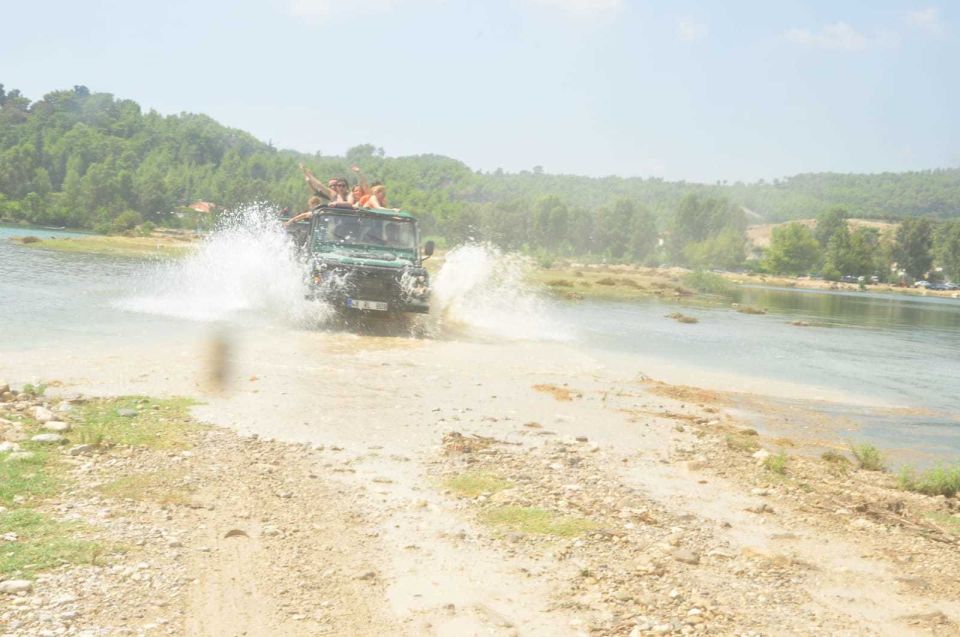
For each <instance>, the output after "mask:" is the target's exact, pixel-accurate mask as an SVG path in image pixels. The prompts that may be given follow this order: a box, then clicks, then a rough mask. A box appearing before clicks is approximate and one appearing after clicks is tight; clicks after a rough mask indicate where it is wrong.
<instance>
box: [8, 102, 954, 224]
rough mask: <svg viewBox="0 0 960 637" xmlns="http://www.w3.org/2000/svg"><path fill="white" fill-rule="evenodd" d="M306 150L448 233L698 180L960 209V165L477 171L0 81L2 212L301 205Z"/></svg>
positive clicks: (777, 193)
mask: <svg viewBox="0 0 960 637" xmlns="http://www.w3.org/2000/svg"><path fill="white" fill-rule="evenodd" d="M301 161H302V162H305V163H307V164H308V165H309V166H310V167H311V168H313V169H314V171H315V172H316V174H317V175H318V176H320V177H327V176H339V175H347V174H350V173H349V166H350V164H352V163H357V164H359V165H360V166H361V167H362V168H363V169H364V170H365V171H366V172H367V174H368V175H369V177H370V179H371V180H382V181H384V182H385V183H386V184H387V186H388V189H389V195H390V203H391V204H392V205H397V206H402V207H405V208H409V209H411V210H413V211H416V212H417V213H419V214H420V215H421V216H423V217H424V218H425V221H426V223H427V225H428V226H430V227H431V229H432V230H433V231H435V232H438V233H441V234H447V235H448V236H450V237H451V238H456V237H460V236H465V235H468V234H472V233H477V232H479V233H480V234H482V227H483V226H485V225H486V226H488V227H491V228H492V227H494V226H498V222H497V219H501V218H502V219H514V220H516V219H517V218H520V217H522V216H523V213H524V212H525V211H527V210H530V209H533V208H534V207H537V206H540V207H543V206H544V205H547V206H548V207H549V206H554V207H555V206H557V205H561V206H563V208H564V209H569V211H570V212H571V213H576V212H579V211H588V210H589V211H591V213H592V212H593V211H595V210H597V209H599V208H602V207H603V206H605V205H608V206H610V205H612V204H613V202H615V201H617V200H630V201H631V202H632V205H634V206H635V207H636V209H637V210H642V209H647V210H649V211H650V212H651V213H652V215H653V216H654V217H655V218H656V219H657V222H658V225H660V226H661V227H664V226H666V225H667V223H666V222H668V220H669V219H670V218H671V217H672V216H673V214H674V212H675V211H676V210H677V208H678V206H679V205H680V202H681V201H682V200H683V198H684V197H685V196H686V195H688V194H691V193H693V194H696V195H700V196H701V197H703V198H726V199H728V200H730V201H731V202H732V203H733V204H736V205H740V206H743V207H745V208H747V209H748V210H749V211H751V212H753V213H756V217H755V218H756V219H757V220H761V219H762V220H764V221H782V220H787V219H795V218H802V217H812V216H816V215H817V214H819V213H821V212H822V211H824V210H826V209H828V208H830V207H833V206H837V205H839V206H843V207H845V208H846V209H847V210H848V211H849V213H850V214H851V215H853V216H857V217H873V218H895V217H909V216H921V215H930V216H936V217H940V218H948V217H957V216H960V170H958V169H944V170H935V171H925V172H915V173H886V174H878V175H839V174H809V175H798V176H795V177H791V178H787V179H783V180H778V181H774V182H772V183H763V182H760V183H754V184H741V183H736V184H725V183H724V184H713V185H703V184H692V183H685V182H668V181H663V180H661V179H640V178H631V179H624V178H619V177H606V178H588V177H579V176H570V175H550V174H545V173H543V172H542V170H539V169H534V170H533V171H529V172H528V171H524V172H521V173H515V174H511V173H504V172H501V171H499V170H498V171H495V172H493V173H480V172H475V171H473V170H471V169H470V168H469V167H467V166H466V165H464V164H463V163H461V162H459V161H456V160H453V159H449V158H446V157H441V156H435V155H421V156H416V157H395V158H394V157H385V156H384V154H383V151H382V150H379V149H377V148H375V147H373V146H370V145H365V146H358V147H356V148H353V149H351V150H350V151H348V152H347V154H346V156H345V157H340V156H322V155H306V154H301V153H296V152H292V151H284V150H277V149H275V148H273V147H272V146H270V145H268V144H265V143H263V142H261V141H259V140H257V139H255V138H254V137H253V136H251V135H249V134H247V133H245V132H243V131H239V130H236V129H231V128H227V127H224V126H221V125H220V124H218V123H217V122H215V121H214V120H212V119H211V118H209V117H206V116H204V115H193V114H188V113H182V114H180V115H170V116H163V115H160V114H158V113H156V112H154V111H149V112H146V113H145V112H143V110H142V109H141V108H140V106H139V105H138V104H136V103H135V102H133V101H130V100H121V99H115V98H114V97H113V96H112V95H110V94H108V93H91V92H90V91H89V90H88V89H87V88H85V87H83V86H77V87H74V88H73V89H71V90H63V91H54V92H52V93H49V94H47V95H45V96H44V97H43V99H40V100H37V101H31V100H30V99H28V98H27V97H25V96H22V95H21V94H20V93H19V91H16V90H9V91H6V90H4V89H3V87H2V85H0V219H6V220H13V221H26V222H30V223H39V224H44V225H66V226H72V227H82V228H97V229H101V230H106V229H110V228H114V229H116V228H117V227H118V226H119V227H127V226H132V225H137V224H138V223H142V222H144V221H149V222H151V223H154V224H164V223H175V222H176V218H175V217H174V216H173V215H171V212H172V211H174V210H176V209H177V207H179V206H184V205H186V204H189V203H191V202H193V201H197V200H204V201H211V202H215V203H216V204H218V205H219V206H221V207H227V208H229V207H231V206H234V205H236V204H239V203H242V202H248V201H253V200H266V201H270V202H274V203H276V204H277V205H280V206H289V207H290V208H291V209H293V210H299V209H302V208H304V206H305V201H306V198H307V195H308V194H309V193H308V192H307V190H306V188H305V186H304V182H303V178H302V175H301V174H300V172H299V170H298V168H297V164H298V163H299V162H301ZM545 202H546V203H545ZM624 210H625V211H626V213H629V212H630V209H624ZM564 214H566V213H564ZM548 216H549V215H548ZM574 216H576V215H573V214H571V218H572V217H574ZM614 216H615V215H614ZM498 227H500V228H501V230H502V228H503V223H500V224H499V226H498ZM508 227H509V224H508ZM478 228H480V229H479V230H478ZM570 231H571V232H576V229H575V228H573V227H572V226H571V227H570ZM507 232H509V230H507ZM489 234H491V235H494V234H497V232H496V231H494V230H491V231H490V233H489ZM527 239H528V240H534V239H535V236H533V235H530V236H528V237H527Z"/></svg>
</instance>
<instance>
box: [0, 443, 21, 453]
mask: <svg viewBox="0 0 960 637" xmlns="http://www.w3.org/2000/svg"><path fill="white" fill-rule="evenodd" d="M18 449H20V445H18V444H17V443H15V442H0V453H4V452H7V451H17V450H18Z"/></svg>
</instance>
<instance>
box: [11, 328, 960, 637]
mask: <svg viewBox="0 0 960 637" xmlns="http://www.w3.org/2000/svg"><path fill="white" fill-rule="evenodd" d="M249 343H250V344H249V345H248V346H247V348H248V349H247V350H245V352H243V356H242V357H241V356H239V355H238V356H237V358H236V359H235V360H234V364H233V366H232V371H231V372H230V373H231V378H230V379H228V380H229V382H230V383H231V384H232V387H233V389H232V391H231V392H230V393H228V394H225V395H223V396H213V395H211V396H207V397H206V398H205V404H200V405H195V406H192V407H191V406H190V404H189V403H188V402H184V401H179V402H178V400H177V399H154V398H140V397H129V398H121V399H109V398H103V399H102V398H90V397H89V394H88V395H87V396H75V395H74V393H73V392H75V391H76V389H77V388H78V387H82V386H84V383H86V384H87V385H89V384H90V383H89V381H84V380H83V378H84V376H85V375H87V376H88V377H96V378H105V379H110V383H112V384H110V385H105V386H106V387H107V388H108V391H107V392H103V391H101V392H100V393H101V394H102V393H106V394H119V393H128V392H132V391H136V390H137V388H138V387H145V388H150V389H159V390H160V391H159V392H158V393H165V394H166V395H168V396H169V395H178V394H179V395H183V394H188V393H190V389H191V388H195V387H197V384H196V383H197V378H198V377H200V376H199V375H197V376H193V375H190V374H187V373H183V376H182V378H178V377H177V376H176V375H175V374H174V373H172V372H171V371H170V370H186V369H188V365H189V362H188V361H190V360H193V359H194V358H195V351H196V350H189V349H187V348H184V351H183V353H180V352H178V351H177V350H175V349H174V348H167V349H164V350H161V349H159V348H154V349H153V350H150V352H151V353H152V355H153V358H150V359H149V360H151V363H150V364H149V366H144V365H141V364H137V363H135V361H138V360H144V359H145V358H146V357H144V356H142V355H138V354H136V353H128V354H127V355H126V356H123V357H108V356H106V355H105V357H104V358H103V359H102V360H101V359H95V357H94V356H93V355H91V356H90V357H89V360H91V361H93V360H97V363H96V364H95V365H91V366H90V367H89V368H84V367H80V366H77V368H76V369H77V370H78V371H77V372H75V376H73V377H68V378H66V379H64V386H63V387H51V388H48V389H47V392H46V393H47V395H49V396H57V397H56V398H53V397H44V396H37V395H35V394H33V393H30V392H28V391H20V392H13V391H9V388H4V387H0V389H6V390H8V391H5V392H0V445H2V446H0V471H4V472H5V473H2V474H0V475H4V476H7V477H8V478H11V477H15V478H16V480H13V479H10V480H8V482H9V483H10V484H14V486H15V488H14V489H11V488H9V487H6V486H5V485H4V484H3V483H0V506H3V507H4V510H3V511H0V524H8V523H9V522H10V520H11V519H12V518H10V517H9V516H10V514H17V515H21V514H22V513H23V511H25V510H29V511H30V512H32V513H35V514H37V515H39V516H44V519H46V520H48V522H49V523H48V525H50V524H53V523H54V522H55V523H56V524H62V525H66V526H55V525H53V526H50V528H52V529H54V531H56V532H57V533H60V534H61V535H64V536H65V537H66V538H67V539H69V540H71V541H73V542H75V543H76V545H69V546H67V547H66V548H65V547H64V546H54V547H53V548H50V550H49V551H47V552H46V553H44V552H43V551H37V552H35V554H36V555H37V556H38V557H37V559H38V560H40V559H43V560H46V561H45V562H44V563H42V564H39V563H35V564H30V563H29V562H25V561H24V560H23V559H21V560H20V561H19V562H16V563H15V562H14V558H13V557H10V556H16V555H21V556H22V555H23V554H25V553H24V551H23V550H21V549H23V548H24V547H25V546H26V545H27V544H29V543H31V542H35V541H37V537H39V536H38V535H37V533H36V531H35V530H32V531H31V530H30V529H25V530H21V531H13V530H7V529H6V528H4V529H0V569H4V570H2V571H0V635H3V636H4V637H6V636H7V635H17V636H20V635H86V636H94V635H95V636H97V637H99V636H101V635H191V636H192V635H242V634H246V635H294V636H297V635H322V634H331V635H382V634H403V635H438V636H441V635H442V636H447V635H451V636H452V635H457V636H459V635H497V636H510V635H576V636H582V635H596V636H601V635H616V636H622V635H632V636H635V635H655V634H708V635H768V634H801V635H823V634H831V635H833V634H839V635H874V634H879V635H905V634H915V635H960V628H958V624H957V622H958V620H960V603H958V602H957V600H958V599H960V550H958V549H960V545H958V536H960V517H958V503H957V498H944V497H929V496H923V495H918V494H914V493H908V492H905V491H902V490H900V489H899V488H898V487H897V485H896V481H895V480H894V479H893V478H892V477H891V476H889V475H888V474H885V473H879V472H874V471H865V470H862V469H858V468H856V467H855V466H854V465H852V464H850V463H849V462H843V461H834V462H828V461H826V460H823V459H821V458H820V457H819V456H818V455H817V454H815V453H810V452H808V451H807V450H804V449H803V448H801V447H800V446H791V445H792V444H793V443H791V442H790V441H787V440H784V439H772V438H768V437H765V436H761V435H757V432H755V431H752V430H749V429H748V428H747V427H746V425H744V424H743V418H742V408H741V407H740V405H741V403H742V401H738V399H737V397H736V396H735V395H732V394H725V393H723V392H717V391H704V390H700V389H696V388H693V387H686V386H680V385H668V384H664V383H657V382H654V381H651V380H649V379H648V378H646V377H645V376H643V375H642V374H641V375H638V374H637V373H636V371H635V368H634V367H629V368H623V369H621V368H617V367H604V366H601V365H598V364H596V362H595V360H594V359H592V358H590V357H589V356H587V355H583V354H579V353H576V352H574V351H572V350H562V351H560V350H559V348H558V347H557V346H555V345H551V346H549V347H547V346H540V345H535V344H533V345H531V344H527V345H516V344H515V345H512V346H511V347H510V348H504V347H499V346H488V345H485V344H470V343H467V344H465V343H461V342H450V343H442V342H420V341H409V340H399V341H398V340H390V339H382V340H377V339H369V338H353V337H351V338H343V337H340V336H338V335H323V334H319V335H317V334H306V335H302V336H297V337H294V336H291V335H289V334H284V335H283V338H276V339H273V340H270V339H269V335H266V336H263V337H262V338H258V339H255V340H251V341H250V342H249ZM257 347H259V348H261V349H257ZM165 356H168V357H169V358H164V357H165ZM177 356H182V357H183V358H182V359H181V358H176V357H177ZM85 360H86V359H85ZM51 361H53V359H51ZM605 363H607V361H605ZM631 365H632V362H631ZM625 369H626V370H631V369H632V370H634V371H632V373H628V371H624V370H625ZM91 370H92V371H91ZM374 376H375V377H376V379H377V382H376V383H372V382H363V381H365V380H366V381H368V380H369V379H370V378H371V377H374ZM318 380H322V381H323V382H318ZM414 381H416V382H414ZM177 383H180V384H177ZM22 389H25V388H22ZM307 389H309V391H307ZM35 391H36V388H35ZM754 406H756V405H754ZM97 409H99V411H96V410H97ZM91 410H93V411H91ZM121 412H122V413H121ZM191 414H193V415H194V416H196V417H197V418H201V419H202V420H203V421H205V422H208V423H218V425H219V426H213V425H211V424H201V423H200V422H199V421H197V420H195V419H194V417H193V416H191ZM57 423H62V424H57ZM36 436H45V437H43V438H40V439H38V440H34V438H35V437H36ZM268 436H270V437H274V436H275V437H276V438H277V440H271V439H267V437H268ZM281 440H282V442H281ZM781 450H783V451H784V453H783V454H782V455H781V453H780V452H781ZM25 454H26V455H25ZM29 454H33V455H32V456H30V455H29ZM846 455H847V456H848V457H849V454H846ZM18 463H25V464H18ZM24 467H30V468H31V469H29V470H24ZM34 469H35V471H34ZM34 474H36V475H34ZM41 474H42V476H46V477H48V478H49V480H48V481H46V482H45V481H42V480H40V481H38V479H37V476H38V475H41ZM31 476H32V477H31ZM17 485H19V486H17ZM17 489H19V491H17ZM11 528H12V527H11ZM50 539H51V538H46V540H44V541H47V540H50ZM18 545H19V547H18ZM48 548H49V547H48ZM54 549H56V550H54ZM67 549H70V550H67ZM27 554H28V555H33V554H32V553H27ZM51 557H52V559H51ZM31 559H32V558H31Z"/></svg>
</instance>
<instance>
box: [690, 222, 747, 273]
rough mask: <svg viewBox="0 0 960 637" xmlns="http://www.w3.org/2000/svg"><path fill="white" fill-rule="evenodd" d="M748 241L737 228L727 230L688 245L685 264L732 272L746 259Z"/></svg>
mask: <svg viewBox="0 0 960 637" xmlns="http://www.w3.org/2000/svg"><path fill="white" fill-rule="evenodd" d="M746 243H747V239H746V237H745V236H744V234H743V232H740V231H737V229H736V228H726V229H724V230H723V231H722V232H720V234H719V235H717V236H715V237H710V238H709V239H704V240H703V241H697V242H694V243H688V244H687V246H686V248H685V249H684V255H683V256H684V262H685V263H686V264H687V265H689V266H691V267H694V268H722V269H724V270H732V269H734V268H737V267H739V266H740V265H741V264H742V263H743V261H744V259H746Z"/></svg>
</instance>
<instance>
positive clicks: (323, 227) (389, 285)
mask: <svg viewBox="0 0 960 637" xmlns="http://www.w3.org/2000/svg"><path fill="white" fill-rule="evenodd" d="M305 239H306V240H305V243H304V250H305V253H306V255H307V259H308V262H309V265H310V268H311V274H310V295H309V296H310V298H319V299H322V300H324V301H326V302H328V303H330V304H331V305H333V307H334V308H337V309H338V310H340V311H343V312H349V313H355V312H359V313H364V314H382V315H384V316H389V315H394V314H397V313H402V312H417V313H427V312H429V311H430V277H429V275H428V274H427V271H426V269H425V268H423V266H422V263H423V261H424V260H425V259H426V258H428V257H430V256H431V255H432V254H433V248H434V244H433V241H427V242H426V244H425V245H424V246H423V256H422V257H421V254H420V229H419V227H418V225H417V220H416V218H414V217H413V215H411V214H410V213H408V212H403V211H400V210H384V209H381V210H366V209H362V208H360V209H354V208H338V207H332V206H331V207H321V208H318V209H316V210H315V211H314V214H313V217H312V218H311V219H310V222H309V232H308V233H307V236H306V237H305Z"/></svg>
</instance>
